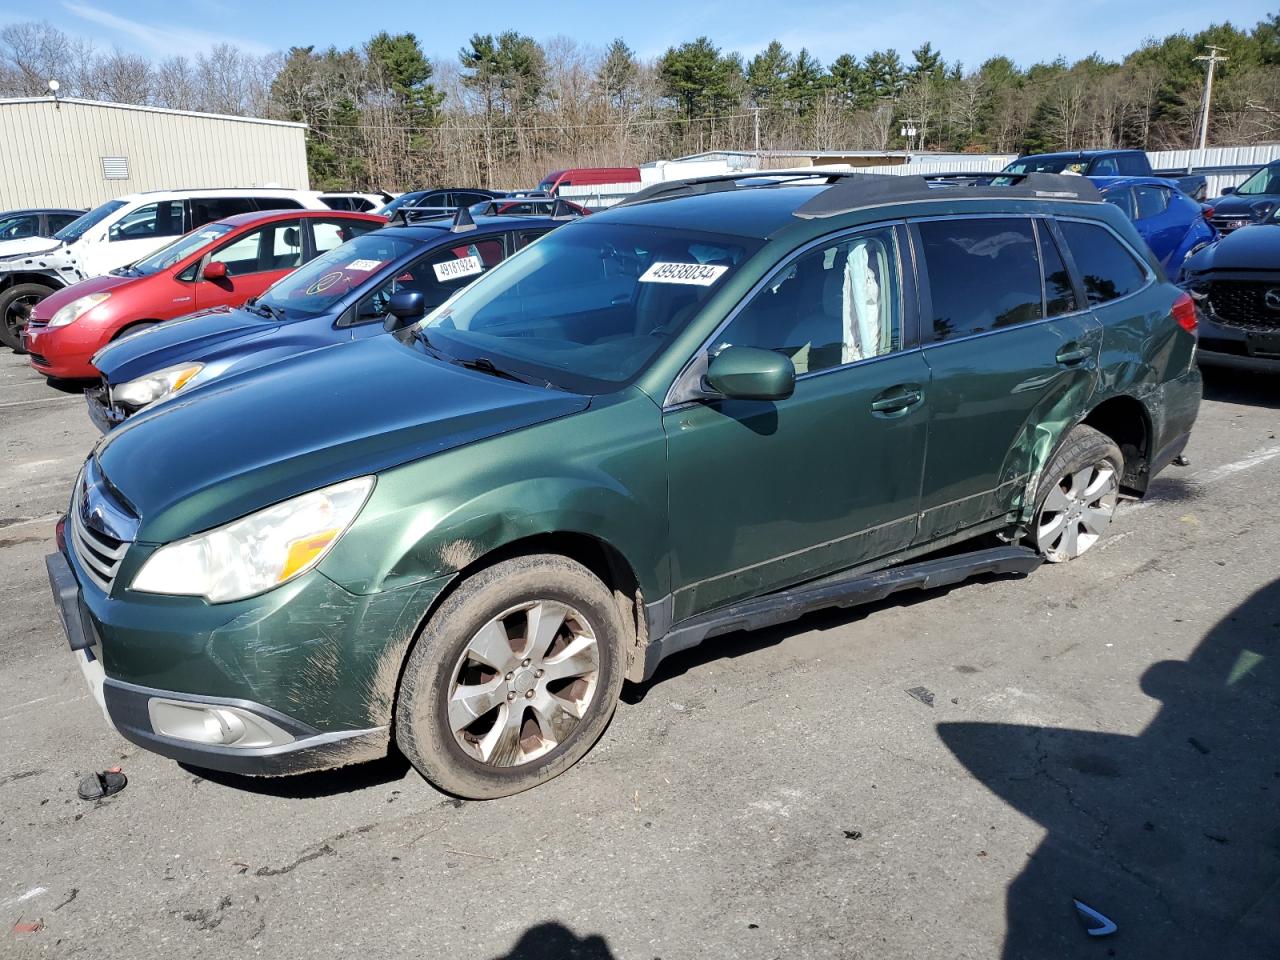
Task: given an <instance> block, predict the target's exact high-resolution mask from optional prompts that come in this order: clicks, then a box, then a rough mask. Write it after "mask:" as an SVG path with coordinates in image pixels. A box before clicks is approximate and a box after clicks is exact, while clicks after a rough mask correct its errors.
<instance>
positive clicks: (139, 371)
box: [85, 209, 569, 433]
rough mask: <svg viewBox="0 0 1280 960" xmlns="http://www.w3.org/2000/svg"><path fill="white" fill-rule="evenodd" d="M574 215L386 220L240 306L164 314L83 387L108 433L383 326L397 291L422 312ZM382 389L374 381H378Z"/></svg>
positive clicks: (103, 357) (98, 359)
mask: <svg viewBox="0 0 1280 960" xmlns="http://www.w3.org/2000/svg"><path fill="white" fill-rule="evenodd" d="M566 219H569V216H568V215H563V216H560V217H551V216H479V217H474V218H473V217H472V216H471V215H470V213H469V212H467V211H466V210H465V209H464V211H463V212H462V213H460V214H459V215H458V217H457V218H456V219H455V220H453V221H450V220H447V219H441V220H435V221H429V222H425V223H415V224H413V225H412V226H407V227H384V228H383V229H381V230H375V231H373V232H372V233H366V234H364V235H363V236H359V237H356V238H355V239H352V240H349V241H347V242H346V243H344V244H342V245H341V246H339V247H335V248H334V249H333V250H331V251H329V252H328V253H326V254H324V255H322V256H320V257H317V258H316V259H315V260H312V261H311V262H310V263H308V264H306V265H305V266H302V267H300V268H299V269H297V270H295V271H294V272H293V273H290V274H289V275H288V276H286V277H284V278H282V279H281V280H279V281H277V282H276V283H275V284H274V285H273V286H272V287H271V288H270V289H269V290H267V292H266V293H264V294H263V295H262V296H260V297H258V298H256V299H254V300H250V301H249V302H248V303H246V304H245V305H244V306H243V307H238V308H235V309H220V310H211V311H207V312H204V313H197V314H193V315H192V316H190V317H187V318H185V319H182V320H178V321H173V322H170V323H165V324H161V325H160V326H157V327H154V328H152V329H150V330H148V331H146V332H145V333H140V334H138V335H136V336H133V337H126V338H125V339H123V340H118V341H116V342H115V343H112V344H111V345H109V346H107V347H105V348H104V349H102V350H100V351H99V352H98V353H97V354H96V355H95V356H94V358H93V363H94V366H96V367H97V368H98V369H99V370H100V371H102V375H103V377H102V384H101V385H100V386H97V387H93V388H91V389H89V390H86V391H85V399H86V401H87V402H88V405H89V416H90V418H91V419H92V420H93V422H94V424H95V425H97V427H98V429H100V430H102V431H103V432H104V433H105V432H107V431H108V430H110V429H111V428H113V427H115V426H117V425H118V424H120V423H122V422H123V421H124V420H125V419H126V418H128V417H130V416H132V415H133V414H135V413H138V412H139V411H141V410H142V409H143V408H145V407H148V406H150V405H151V404H153V403H157V402H160V401H165V400H169V399H170V398H172V397H175V396H176V395H178V394H179V393H181V394H182V395H183V396H186V395H187V393H188V392H190V391H195V390H197V388H198V387H200V385H202V384H205V383H208V382H210V381H212V380H215V379H217V380H221V379H222V378H225V377H228V376H232V375H238V374H240V373H243V372H245V371H247V370H250V369H254V368H256V367H260V366H262V365H264V364H267V363H272V362H274V361H276V360H280V359H283V358H285V357H289V356H293V355H294V354H297V353H301V352H302V351H305V350H314V349H317V348H320V347H327V346H331V345H334V344H339V343H345V342H349V341H352V340H362V339H364V338H366V337H372V336H378V335H380V334H383V333H385V332H386V327H385V326H384V322H385V321H386V319H387V314H388V312H389V309H388V308H389V307H391V306H392V300H391V298H392V295H393V294H397V293H405V292H408V293H414V294H418V295H420V296H415V297H414V298H413V302H414V303H415V304H417V305H418V306H419V307H420V308H421V309H422V310H424V311H426V310H431V309H433V308H434V307H437V306H439V305H440V304H442V303H444V302H445V300H447V299H448V298H449V297H450V296H452V295H453V294H454V293H455V292H456V291H458V290H460V289H462V288H463V287H465V286H466V285H467V284H469V283H471V282H472V281H473V280H475V279H476V277H478V276H480V275H481V274H482V273H484V272H485V271H487V270H489V269H490V268H491V267H494V266H496V265H497V264H498V263H500V262H501V261H502V260H504V259H506V258H507V257H509V256H510V255H511V254H513V253H515V252H516V251H518V250H520V249H521V248H523V247H525V246H527V245H528V244H529V243H531V242H532V241H534V240H536V239H537V238H538V237H540V236H542V235H543V234H545V233H547V232H548V231H550V230H553V229H554V228H556V227H558V226H560V224H561V223H562V222H563V221H564V220H566ZM375 389H376V386H375Z"/></svg>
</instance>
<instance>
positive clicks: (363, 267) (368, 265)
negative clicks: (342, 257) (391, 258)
mask: <svg viewBox="0 0 1280 960" xmlns="http://www.w3.org/2000/svg"><path fill="white" fill-rule="evenodd" d="M380 266H382V261H381V260H352V261H351V262H350V263H348V264H347V269H348V270H359V271H360V272H361V273H368V272H369V271H370V270H375V269H377V268H378V267H380Z"/></svg>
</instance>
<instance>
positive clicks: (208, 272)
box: [201, 260, 227, 280]
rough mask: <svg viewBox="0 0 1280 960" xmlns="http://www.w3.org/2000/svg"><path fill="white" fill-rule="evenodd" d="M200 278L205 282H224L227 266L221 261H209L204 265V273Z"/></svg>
mask: <svg viewBox="0 0 1280 960" xmlns="http://www.w3.org/2000/svg"><path fill="white" fill-rule="evenodd" d="M201 276H202V277H203V278H204V279H205V280H225V279H227V265H226V264H225V263H223V262H222V261H221V260H211V261H209V262H208V263H206V264H205V265H204V273H203V274H201Z"/></svg>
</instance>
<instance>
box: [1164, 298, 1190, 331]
mask: <svg viewBox="0 0 1280 960" xmlns="http://www.w3.org/2000/svg"><path fill="white" fill-rule="evenodd" d="M1169 312H1170V313H1171V314H1173V319H1174V320H1177V321H1178V326H1180V327H1181V328H1182V329H1183V330H1185V331H1187V333H1195V332H1196V322H1197V318H1196V302H1195V300H1193V299H1192V298H1191V294H1189V293H1186V292H1185V291H1184V292H1183V293H1180V294H1178V299H1177V300H1175V301H1173V308H1172V309H1171V310H1170V311H1169Z"/></svg>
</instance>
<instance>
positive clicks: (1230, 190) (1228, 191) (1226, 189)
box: [1222, 187, 1236, 197]
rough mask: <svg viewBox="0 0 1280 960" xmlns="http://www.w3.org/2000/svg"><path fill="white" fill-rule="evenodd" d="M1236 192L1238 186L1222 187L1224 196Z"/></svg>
mask: <svg viewBox="0 0 1280 960" xmlns="http://www.w3.org/2000/svg"><path fill="white" fill-rule="evenodd" d="M1235 192H1236V188H1235V187H1223V188H1222V195H1223V196H1224V197H1228V196H1230V195H1231V194H1233V193H1235Z"/></svg>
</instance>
